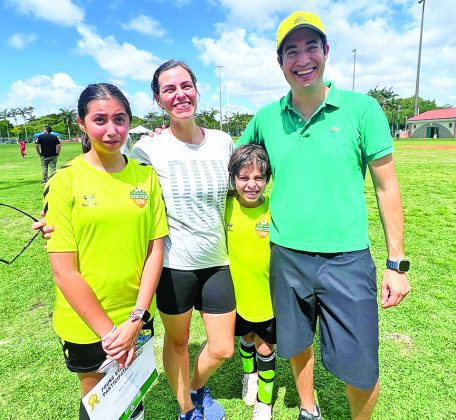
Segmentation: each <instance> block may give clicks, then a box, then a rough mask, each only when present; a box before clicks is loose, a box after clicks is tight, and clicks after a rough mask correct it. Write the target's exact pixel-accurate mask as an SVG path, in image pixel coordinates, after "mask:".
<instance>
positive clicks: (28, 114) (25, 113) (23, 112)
mask: <svg viewBox="0 0 456 420" xmlns="http://www.w3.org/2000/svg"><path fill="white" fill-rule="evenodd" d="M34 110H35V109H34V108H33V106H26V107H24V108H16V112H17V114H18V115H20V116H21V117H22V119H23V120H24V127H25V141H27V138H28V133H27V120H28V119H31V118H32V115H33V111H34Z"/></svg>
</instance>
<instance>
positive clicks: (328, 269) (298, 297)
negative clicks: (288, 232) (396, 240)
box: [270, 245, 379, 389]
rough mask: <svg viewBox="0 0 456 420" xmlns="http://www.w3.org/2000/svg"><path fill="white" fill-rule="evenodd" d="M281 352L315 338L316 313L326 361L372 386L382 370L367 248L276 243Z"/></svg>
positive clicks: (342, 375) (285, 354)
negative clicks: (325, 249) (333, 249)
mask: <svg viewBox="0 0 456 420" xmlns="http://www.w3.org/2000/svg"><path fill="white" fill-rule="evenodd" d="M270 271H271V273H270V274H271V276H270V278H271V295H272V297H273V305H274V312H275V316H276V319H277V352H278V354H279V356H280V357H282V358H285V359H289V358H290V357H293V356H295V355H297V354H299V353H301V352H303V351H304V350H305V349H306V348H307V347H309V346H310V345H311V344H312V341H313V337H314V334H315V329H316V324H317V318H319V320H320V347H321V356H322V360H323V365H324V366H325V368H326V369H327V370H329V371H330V372H331V373H333V374H334V375H335V376H337V377H338V378H339V379H341V380H342V381H343V382H345V383H347V384H349V385H353V386H355V387H358V388H363V389H370V388H372V387H373V386H374V385H375V384H376V382H377V380H378V375H379V363H378V307H377V282H376V272H375V266H374V263H373V261H372V257H371V255H370V252H369V250H368V249H364V250H360V251H352V252H340V253H334V254H325V253H313V252H303V251H297V250H293V249H289V248H284V247H282V246H279V245H274V246H273V247H272V249H271V268H270Z"/></svg>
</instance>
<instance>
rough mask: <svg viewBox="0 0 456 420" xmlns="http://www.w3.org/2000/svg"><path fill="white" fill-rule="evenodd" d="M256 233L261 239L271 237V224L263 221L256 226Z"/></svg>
mask: <svg viewBox="0 0 456 420" xmlns="http://www.w3.org/2000/svg"><path fill="white" fill-rule="evenodd" d="M255 231H256V233H257V235H258V236H259V237H260V238H261V239H263V238H266V237H267V236H268V235H269V223H268V222H267V221H266V220H262V221H261V222H260V223H257V225H256V226H255Z"/></svg>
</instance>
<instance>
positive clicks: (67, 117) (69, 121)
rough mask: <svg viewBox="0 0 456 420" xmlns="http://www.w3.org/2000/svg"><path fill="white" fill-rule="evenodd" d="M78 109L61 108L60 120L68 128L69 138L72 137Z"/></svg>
mask: <svg viewBox="0 0 456 420" xmlns="http://www.w3.org/2000/svg"><path fill="white" fill-rule="evenodd" d="M76 115H77V114H76V111H75V110H74V109H70V108H60V109H59V114H58V116H59V121H61V122H63V123H64V124H65V125H66V128H67V130H68V140H70V139H71V131H70V128H71V126H72V125H74V124H75V122H76Z"/></svg>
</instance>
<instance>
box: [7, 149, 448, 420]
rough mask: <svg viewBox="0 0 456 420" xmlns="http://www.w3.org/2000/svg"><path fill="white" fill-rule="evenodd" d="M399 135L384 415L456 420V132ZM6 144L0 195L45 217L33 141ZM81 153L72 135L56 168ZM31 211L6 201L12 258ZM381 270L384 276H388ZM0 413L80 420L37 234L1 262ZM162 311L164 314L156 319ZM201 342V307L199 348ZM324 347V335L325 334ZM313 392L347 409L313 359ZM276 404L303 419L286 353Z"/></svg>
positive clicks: (383, 349)
mask: <svg viewBox="0 0 456 420" xmlns="http://www.w3.org/2000/svg"><path fill="white" fill-rule="evenodd" d="M436 144H437V143H436V141H429V140H427V141H419V140H400V141H398V142H396V151H395V161H396V167H397V173H398V177H399V181H400V183H401V187H402V195H403V202H404V209H405V218H406V251H407V255H408V256H409V257H410V259H411V261H412V270H411V272H410V275H409V279H410V281H411V284H412V292H411V295H410V296H409V297H408V298H407V299H406V300H405V301H404V302H403V303H402V304H401V305H400V306H399V307H397V308H392V309H388V310H381V311H380V359H381V382H382V388H383V389H382V393H381V396H380V399H379V402H378V406H377V410H376V412H375V415H374V418H376V419H422V418H429V419H451V418H453V419H454V418H456V402H455V395H456V377H455V376H456V375H455V374H456V361H455V354H456V346H455V336H456V334H455V333H456V328H455V321H456V319H455V309H456V304H455V303H456V299H455V294H454V293H455V280H456V240H455V238H456V141H454V140H447V141H445V140H442V141H441V140H438V144H441V145H443V146H445V148H437V147H430V148H429V147H424V148H423V146H426V145H433V146H434V145H436ZM28 149H29V150H28V152H29V156H30V157H29V158H27V159H24V160H21V159H20V154H19V147H18V146H17V145H0V203H6V204H9V205H13V206H16V207H18V208H20V209H22V210H24V211H27V212H29V213H30V214H32V215H35V216H37V215H38V214H39V210H40V207H41V194H42V191H43V187H42V185H41V182H40V172H41V171H40V163H39V158H38V156H37V155H36V153H34V150H32V147H30V146H29V147H28ZM78 153H79V145H78V144H64V145H63V147H62V155H61V157H60V159H59V166H60V165H62V164H63V163H65V162H66V161H68V160H69V159H71V158H72V157H73V156H75V155H76V154H78ZM366 195H367V201H368V205H369V224H370V234H371V240H372V253H373V256H374V259H375V261H376V263H377V266H378V267H383V266H384V260H385V257H386V254H385V249H384V248H385V246H384V239H383V234H382V230H381V224H380V222H379V218H378V213H377V209H376V204H375V197H374V195H373V190H372V187H371V183H370V180H367V182H366ZM30 222H31V221H30V220H29V219H27V218H25V217H23V218H19V217H16V216H14V215H13V214H12V213H9V212H7V211H3V213H2V214H1V217H0V257H1V258H5V257H12V256H14V253H15V252H18V251H20V249H21V247H22V245H23V244H25V242H26V241H27V238H29V237H31V235H32V233H31V231H30V230H29V226H30ZM381 272H382V270H379V276H378V279H379V281H380V274H381ZM0 288H1V290H0V308H1V311H0V419H54V418H62V419H76V418H77V411H78V404H79V398H80V397H79V390H78V381H77V378H76V375H73V374H71V373H69V372H68V371H67V370H66V368H65V365H64V362H63V357H62V354H61V350H60V347H59V343H58V341H57V339H56V337H55V335H54V333H53V331H52V328H51V323H50V318H51V313H52V309H53V299H54V289H53V281H52V276H51V271H50V268H49V264H48V259H47V255H46V253H45V251H44V249H43V241H42V240H41V239H37V240H36V241H35V242H34V243H33V244H32V246H31V247H30V248H29V249H28V250H27V251H26V252H25V253H24V254H23V255H22V256H21V257H20V258H18V259H17V260H16V262H15V263H14V264H12V265H9V266H7V265H4V264H0ZM157 318H158V317H157ZM162 339H163V328H162V325H161V322H160V320H159V319H157V320H156V338H155V347H156V358H157V362H158V365H159V366H160V370H161V344H162ZM203 341H204V329H203V326H202V323H201V321H200V319H199V315H198V314H195V316H194V319H193V325H192V334H191V345H190V349H191V353H192V356H193V357H194V355H195V354H196V352H197V351H198V348H199V346H200V345H201V344H202V343H203ZM317 351H318V343H317ZM315 382H316V392H317V396H318V400H319V403H320V406H321V408H322V412H323V416H324V418H325V419H346V418H349V412H348V406H347V403H346V401H345V397H344V391H343V384H342V383H341V382H340V381H338V380H337V379H335V378H334V377H332V376H331V375H330V374H329V373H328V372H326V371H325V370H324V369H323V368H322V365H321V362H320V361H319V360H317V365H316V370H315ZM276 384H277V386H276V391H275V396H274V409H273V414H274V418H276V419H295V418H296V417H297V407H298V404H299V401H298V397H297V393H296V390H295V387H294V383H293V379H292V377H291V373H290V370H289V368H288V364H287V362H286V361H283V360H281V361H279V363H278V372H277V381H276ZM209 385H210V387H211V388H212V390H213V394H214V396H216V397H217V398H218V399H219V401H220V402H221V403H222V405H223V406H224V407H225V410H226V413H227V418H228V419H249V418H251V409H250V408H248V407H246V406H244V404H243V402H242V400H241V399H240V392H241V368H240V359H239V356H238V355H236V356H235V357H234V359H233V360H231V361H229V362H227V363H225V365H224V366H223V367H222V368H221V369H220V371H219V372H218V373H217V374H216V375H215V376H214V377H213V378H212V379H211V380H210V382H209ZM146 407H147V410H148V414H147V418H150V419H160V420H161V419H163V420H167V419H175V418H176V416H177V404H176V403H175V401H174V398H173V396H172V393H171V390H170V388H169V386H168V384H167V381H166V378H165V376H164V375H161V376H160V377H159V380H158V383H157V385H156V386H155V387H154V388H153V390H152V391H151V393H150V394H149V395H148V397H147V398H146Z"/></svg>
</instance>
